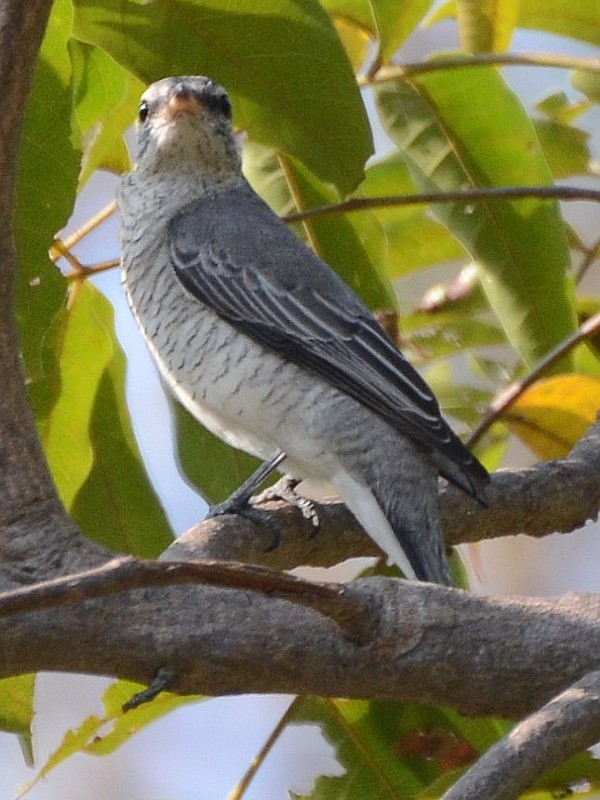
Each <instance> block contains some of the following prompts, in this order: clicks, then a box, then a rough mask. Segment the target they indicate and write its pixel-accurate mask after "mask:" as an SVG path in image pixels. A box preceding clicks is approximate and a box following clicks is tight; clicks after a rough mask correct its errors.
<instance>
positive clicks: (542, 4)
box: [429, 0, 600, 44]
mask: <svg viewBox="0 0 600 800" xmlns="http://www.w3.org/2000/svg"><path fill="white" fill-rule="evenodd" d="M471 2H472V3H477V0H471ZM505 2H506V4H507V5H509V4H510V3H511V2H512V5H513V6H514V8H515V11H516V12H517V13H518V16H517V23H516V24H517V27H519V28H531V29H532V30H534V31H540V30H542V31H548V32H549V33H556V34H558V35H559V36H568V37H570V38H571V39H581V40H582V41H584V42H590V43H591V44H600V25H598V3H597V1H596V0H589V2H587V0H584V2H579V3H576V4H575V3H573V0H521V2H515V0H505ZM455 14H456V2H455V0H449V2H447V3H444V4H443V5H442V6H441V7H440V8H439V9H437V10H436V12H435V14H433V15H432V16H431V17H430V19H429V22H430V23H433V22H439V21H440V20H442V19H447V18H448V17H452V16H454V15H455Z"/></svg>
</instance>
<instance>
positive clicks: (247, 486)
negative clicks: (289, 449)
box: [206, 450, 285, 518]
mask: <svg viewBox="0 0 600 800" xmlns="http://www.w3.org/2000/svg"><path fill="white" fill-rule="evenodd" d="M284 458H285V453H284V452H283V450H278V451H277V452H276V453H275V455H274V456H273V458H271V459H270V460H269V461H265V462H264V464H261V465H260V467H259V468H258V469H257V470H256V471H255V472H253V473H252V475H250V477H249V478H246V480H245V481H244V482H243V483H242V485H241V486H240V487H238V488H237V489H236V490H235V491H234V492H233V493H232V494H230V495H229V497H228V498H227V499H226V500H223V502H222V503H217V505H214V506H211V507H210V508H209V510H208V514H207V515H206V516H207V518H210V517H220V516H223V515H224V514H246V515H248V516H250V517H251V516H252V511H253V510H256V511H258V509H253V507H252V506H250V505H249V500H250V498H251V497H252V495H253V494H254V492H255V491H256V490H257V489H258V488H259V487H260V485H261V484H262V482H263V481H264V480H265V479H266V478H268V477H269V475H270V474H271V473H272V472H273V470H275V469H277V467H278V466H279V465H280V464H281V462H282V461H283V460H284ZM249 512H250V513H249Z"/></svg>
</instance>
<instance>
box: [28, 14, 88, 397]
mask: <svg viewBox="0 0 600 800" xmlns="http://www.w3.org/2000/svg"><path fill="white" fill-rule="evenodd" d="M71 24H72V7H71V2H70V0H57V2H55V3H54V5H53V7H52V13H51V15H50V20H49V22H48V27H47V29H46V35H45V37H44V41H43V44H42V48H41V51H40V58H39V61H38V66H37V70H36V74H35V78H34V83H33V89H32V92H31V94H30V96H29V100H28V103H27V112H26V115H25V125H24V130H23V140H22V145H21V152H20V157H19V179H18V185H17V202H16V217H15V232H16V242H17V251H18V253H19V271H18V275H17V305H16V315H17V322H18V325H19V333H20V340H21V348H22V351H23V356H24V362H25V370H26V374H27V377H28V379H29V380H33V379H35V378H39V377H40V376H41V375H42V369H43V368H42V348H43V343H44V339H45V337H46V335H47V333H48V330H49V328H50V326H51V324H52V321H53V319H54V318H55V317H56V315H57V314H59V313H60V309H61V307H62V306H63V304H64V298H65V284H64V281H63V280H62V278H61V276H60V273H59V272H58V270H57V269H55V268H54V266H53V265H52V263H51V262H50V260H49V258H48V249H49V247H50V245H51V244H52V239H53V237H54V235H55V234H56V232H57V231H58V230H60V228H62V227H63V226H64V225H65V224H66V222H67V220H68V218H69V215H70V213H71V209H72V207H73V202H74V198H75V189H76V187H77V175H78V172H79V162H80V152H79V144H78V133H77V131H76V129H75V127H74V125H73V122H72V118H71V96H72V85H71V62H70V59H69V53H68V48H67V43H68V40H69V35H70V31H71ZM41 132H43V134H42V133H41ZM40 402H42V401H41V398H40Z"/></svg>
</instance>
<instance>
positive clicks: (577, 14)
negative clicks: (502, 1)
mask: <svg viewBox="0 0 600 800" xmlns="http://www.w3.org/2000/svg"><path fill="white" fill-rule="evenodd" d="M518 6H519V21H518V25H519V27H520V28H531V29H532V30H535V31H540V30H542V31H548V32H549V33H556V34H558V35H559V36H568V37H570V38H571V39H581V40H582V41H584V42H590V44H596V45H600V25H599V24H598V12H599V9H598V2H597V0H589V1H587V2H579V3H573V0H526V2H521V3H519V4H518Z"/></svg>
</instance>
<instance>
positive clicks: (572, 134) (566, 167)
mask: <svg viewBox="0 0 600 800" xmlns="http://www.w3.org/2000/svg"><path fill="white" fill-rule="evenodd" d="M534 124H535V132H536V134H537V137H538V140H539V142H540V146H541V148H542V150H543V151H544V155H545V156H546V159H547V161H548V165H549V167H550V169H551V170H552V175H553V176H554V178H556V179H559V178H567V177H569V176H571V175H585V174H586V173H587V172H588V171H589V168H590V160H591V153H590V148H589V145H588V141H589V138H590V135H589V133H587V131H582V130H580V129H579V128H574V127H573V126H572V125H565V124H563V123H560V122H555V121H553V120H545V119H538V120H536V121H535V123H534Z"/></svg>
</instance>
